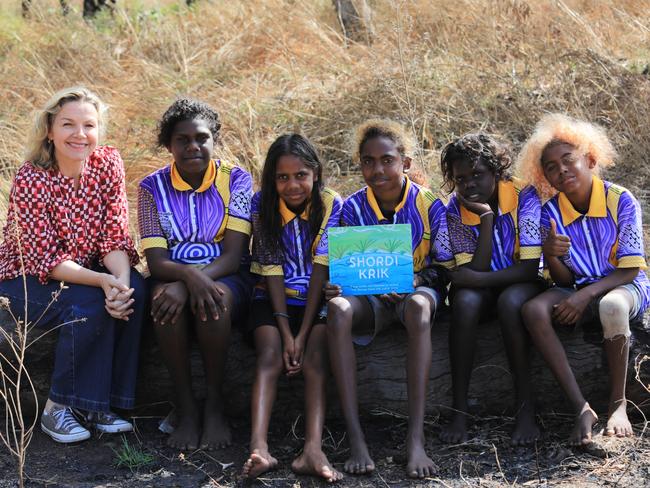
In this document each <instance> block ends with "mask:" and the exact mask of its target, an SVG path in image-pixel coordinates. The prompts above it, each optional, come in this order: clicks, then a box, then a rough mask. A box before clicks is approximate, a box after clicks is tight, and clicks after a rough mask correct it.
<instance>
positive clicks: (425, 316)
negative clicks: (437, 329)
mask: <svg viewBox="0 0 650 488" xmlns="http://www.w3.org/2000/svg"><path fill="white" fill-rule="evenodd" d="M434 308H435V304H434V303H432V300H431V299H429V298H427V297H426V296H424V295H421V294H417V293H416V294H414V295H410V296H409V297H407V298H406V303H405V304H404V321H405V326H406V328H407V330H408V331H412V330H414V329H415V331H416V332H423V331H428V330H429V329H430V328H431V316H432V314H433V310H434Z"/></svg>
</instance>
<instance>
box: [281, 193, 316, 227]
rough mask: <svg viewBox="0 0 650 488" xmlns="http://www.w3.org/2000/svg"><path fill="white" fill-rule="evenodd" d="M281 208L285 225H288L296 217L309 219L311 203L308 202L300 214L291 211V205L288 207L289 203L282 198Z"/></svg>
mask: <svg viewBox="0 0 650 488" xmlns="http://www.w3.org/2000/svg"><path fill="white" fill-rule="evenodd" d="M279 210H280V216H281V217H282V225H283V226H285V225H287V224H288V223H289V222H291V221H292V220H293V219H295V218H296V217H300V218H301V219H302V220H309V204H307V205H306V206H305V209H304V210H303V211H302V213H301V214H300V215H298V214H296V213H295V212H293V211H291V210H290V209H289V207H287V204H286V203H284V200H282V198H280V204H279Z"/></svg>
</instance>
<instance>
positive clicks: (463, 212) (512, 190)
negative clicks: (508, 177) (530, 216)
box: [460, 179, 520, 225]
mask: <svg viewBox="0 0 650 488" xmlns="http://www.w3.org/2000/svg"><path fill="white" fill-rule="evenodd" d="M519 183H520V182H519V181H518V180H514V179H513V181H499V183H498V188H499V211H500V212H501V215H504V214H508V213H510V212H512V211H513V210H515V209H516V208H517V202H518V200H519V197H518V195H517V194H518V191H517V186H516V185H519ZM460 218H461V220H462V222H463V224H465V225H479V224H480V223H481V219H480V217H479V216H478V215H477V214H475V213H474V212H470V211H469V210H467V209H466V208H465V207H464V206H463V205H462V204H461V205H460Z"/></svg>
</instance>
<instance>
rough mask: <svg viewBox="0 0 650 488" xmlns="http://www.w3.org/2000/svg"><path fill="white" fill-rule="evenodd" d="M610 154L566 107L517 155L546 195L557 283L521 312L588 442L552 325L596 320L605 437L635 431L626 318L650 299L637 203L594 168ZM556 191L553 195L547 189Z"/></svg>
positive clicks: (589, 423)
mask: <svg viewBox="0 0 650 488" xmlns="http://www.w3.org/2000/svg"><path fill="white" fill-rule="evenodd" d="M615 155H616V152H615V150H614V148H613V147H612V144H611V142H610V141H609V139H608V138H607V135H606V133H605V131H604V129H603V128H601V127H599V126H596V125H594V124H591V123H588V122H585V121H581V120H576V119H573V118H571V117H568V116H566V115H562V114H551V115H547V116H545V117H543V118H542V119H541V120H540V122H539V123H538V124H537V127H536V128H535V131H534V133H533V135H532V136H531V137H530V138H529V139H528V141H527V142H526V144H525V145H524V147H523V149H522V151H521V154H520V156H519V161H518V164H519V168H520V169H521V172H522V173H523V174H524V175H526V177H527V178H528V179H529V180H530V181H531V183H532V184H534V185H535V186H536V187H537V188H538V190H539V191H540V193H542V194H543V195H545V196H546V197H550V199H549V200H548V201H547V202H546V203H545V204H544V206H543V208H542V217H541V229H542V240H543V245H542V251H543V255H544V263H545V267H546V268H547V270H548V271H549V273H550V276H551V279H552V280H553V282H554V285H555V286H554V287H553V288H551V289H549V290H547V291H546V292H544V293H542V294H541V295H539V296H537V297H535V298H534V299H532V300H530V301H529V302H527V303H526V304H525V305H524V307H523V309H522V315H523V319H524V323H525V324H526V327H527V328H528V331H529V332H530V335H531V337H532V339H533V342H534V343H535V345H536V346H537V348H538V349H539V350H540V352H541V353H542V355H543V357H544V359H545V360H546V362H547V363H548V365H549V367H550V368H551V370H552V371H553V374H554V375H555V377H556V378H557V380H558V382H559V383H560V386H561V387H562V389H563V390H564V392H565V393H566V395H567V397H568V398H569V400H570V402H571V404H572V406H573V408H574V411H575V412H576V420H575V425H574V428H573V430H572V433H571V435H570V438H569V440H570V442H571V443H572V444H574V445H580V444H589V443H590V442H591V437H592V433H591V431H592V428H593V425H594V424H595V423H596V421H597V420H598V417H597V415H596V413H595V412H594V411H593V410H592V409H591V407H590V406H589V403H587V401H586V400H585V398H584V397H583V395H582V392H581V391H580V387H579V386H578V383H577V382H576V379H575V376H574V374H573V372H572V371H571V366H570V365H569V361H568V360H567V355H566V352H565V351H564V348H563V347H562V344H561V343H560V341H559V339H558V337H557V334H556V333H555V331H554V329H553V324H559V325H572V324H576V323H579V324H589V323H592V322H596V323H599V325H600V327H602V332H603V336H604V339H605V341H604V346H605V352H606V355H607V360H608V363H609V368H610V375H609V376H610V390H611V391H610V401H609V411H608V420H607V426H606V428H605V434H606V435H616V436H619V437H627V436H631V435H632V434H633V432H632V426H631V424H630V422H629V420H628V418H627V413H626V405H627V402H626V399H625V381H626V374H627V359H628V353H629V340H628V338H629V337H630V322H631V321H633V320H637V319H638V318H641V317H642V316H643V312H644V310H645V309H647V308H648V305H650V282H649V281H648V277H647V276H646V275H645V273H644V272H643V271H642V270H643V269H645V268H646V262H645V257H644V247H643V231H642V227H641V210H640V207H639V203H638V202H637V200H636V199H635V198H634V197H633V196H632V194H631V193H630V192H629V191H628V190H626V189H625V188H623V187H621V186H618V185H616V184H613V183H610V182H608V181H603V180H601V179H600V177H599V176H598V174H599V169H600V168H603V167H607V166H610V165H612V164H613V162H614V158H615ZM554 192H556V193H555V194H554V195H553V193H554Z"/></svg>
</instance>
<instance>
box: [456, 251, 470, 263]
mask: <svg viewBox="0 0 650 488" xmlns="http://www.w3.org/2000/svg"><path fill="white" fill-rule="evenodd" d="M472 256H474V255H473V254H469V253H466V252H461V253H460V254H456V255H455V256H454V258H455V260H456V266H462V265H463V264H467V263H471V262H472Z"/></svg>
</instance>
